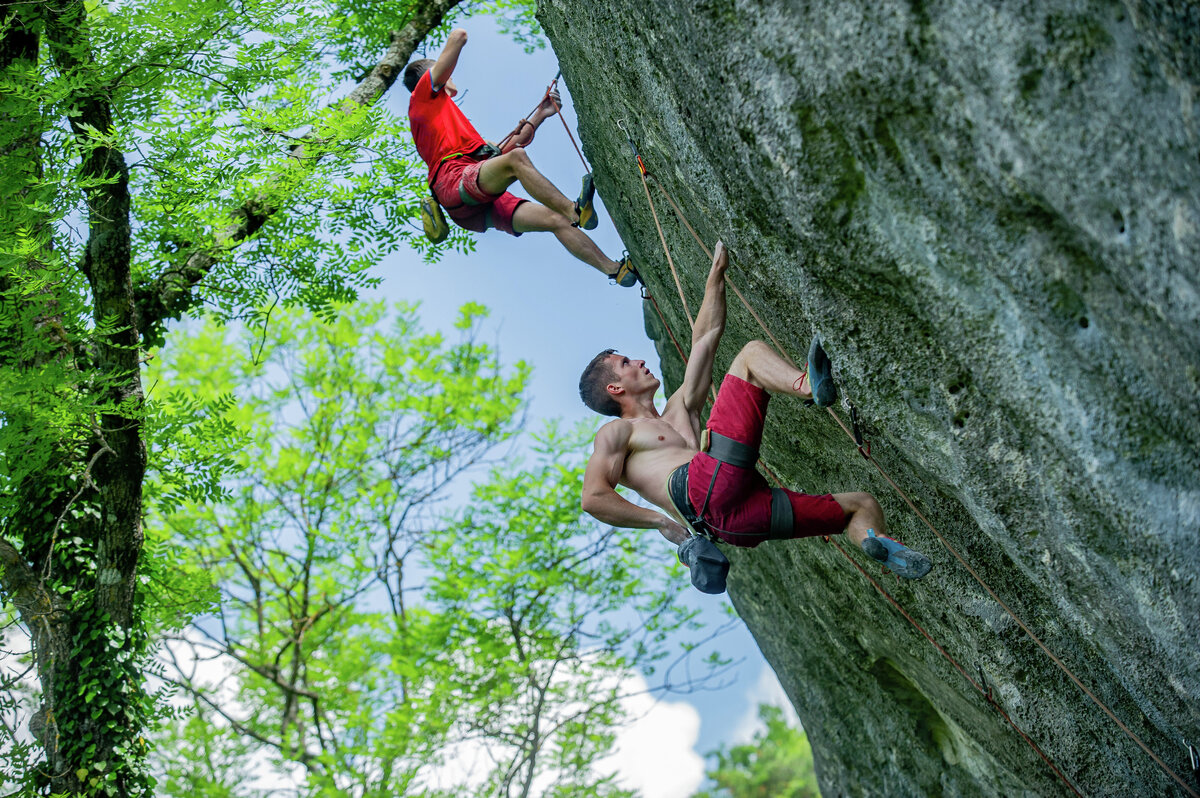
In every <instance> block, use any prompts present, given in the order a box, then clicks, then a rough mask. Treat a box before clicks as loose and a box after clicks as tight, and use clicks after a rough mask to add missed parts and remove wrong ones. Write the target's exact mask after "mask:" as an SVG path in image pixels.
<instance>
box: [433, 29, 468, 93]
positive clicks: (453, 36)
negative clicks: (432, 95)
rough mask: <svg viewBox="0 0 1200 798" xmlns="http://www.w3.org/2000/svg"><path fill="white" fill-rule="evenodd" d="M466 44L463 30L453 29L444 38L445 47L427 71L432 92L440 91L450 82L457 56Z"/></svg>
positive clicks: (456, 63)
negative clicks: (431, 84)
mask: <svg viewBox="0 0 1200 798" xmlns="http://www.w3.org/2000/svg"><path fill="white" fill-rule="evenodd" d="M466 44H467V32H466V31H465V30H463V29H462V28H455V29H454V30H452V31H450V35H449V36H448V37H447V38H446V46H445V47H443V48H442V53H441V55H439V56H438V58H437V62H436V63H434V65H433V66H432V67H431V68H430V70H429V80H430V82H432V83H433V90H434V91H438V90H439V89H441V88H442V86H445V85H446V81H448V80H450V76H451V75H452V74H453V73H454V67H456V66H458V56H459V54H460V53H461V52H462V49H463V47H465V46H466Z"/></svg>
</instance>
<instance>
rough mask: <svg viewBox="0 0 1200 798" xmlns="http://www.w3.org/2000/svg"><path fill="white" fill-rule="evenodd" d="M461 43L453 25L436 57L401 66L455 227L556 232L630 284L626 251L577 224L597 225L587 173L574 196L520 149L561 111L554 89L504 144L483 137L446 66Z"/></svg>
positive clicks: (420, 143) (421, 142)
mask: <svg viewBox="0 0 1200 798" xmlns="http://www.w3.org/2000/svg"><path fill="white" fill-rule="evenodd" d="M466 43H467V32H466V31H465V30H463V29H461V28H457V29H455V30H453V31H451V32H450V37H449V38H448V39H447V40H446V46H445V47H443V48H442V52H441V54H440V55H438V57H437V60H436V61H435V60H433V59H430V58H422V59H419V60H416V61H413V62H412V63H410V64H409V65H408V66H406V67H405V68H404V85H405V86H406V87H407V88H408V90H409V91H410V92H412V97H410V98H409V102H408V118H409V127H410V129H411V130H412V135H413V139H414V140H415V141H416V144H417V152H418V153H419V154H420V155H421V158H422V159H423V160H424V161H425V163H426V164H428V166H429V185H430V186H431V187H432V189H433V193H434V196H435V197H436V199H437V201H438V203H439V204H440V205H441V206H442V207H443V208H445V209H446V212H447V214H448V215H449V216H450V218H451V219H453V220H454V222H455V223H456V224H458V226H459V227H462V228H465V229H467V230H472V231H474V232H477V233H482V232H484V231H486V230H487V229H488V228H489V227H495V228H498V229H500V230H503V231H504V232H506V233H509V234H510V235H514V236H519V235H521V233H531V232H547V231H548V232H551V233H554V235H555V237H556V238H558V240H559V241H561V242H562V244H563V246H564V247H566V248H567V251H568V252H570V253H571V254H572V255H574V256H575V257H577V258H579V259H580V260H581V261H583V262H584V263H586V264H588V265H589V266H592V267H593V268H595V269H598V270H599V271H601V272H603V273H604V274H606V275H608V276H609V277H612V278H613V279H615V280H616V281H617V283H619V284H620V285H623V286H626V287H629V286H632V285H635V284H636V283H637V282H638V274H637V272H636V271H635V270H634V268H633V264H632V263H631V262H630V260H629V258H628V257H625V258H623V259H622V260H620V261H615V260H610V259H609V258H608V257H606V256H605V254H604V253H603V252H601V251H600V248H599V247H597V246H596V244H595V243H594V242H593V241H592V239H591V238H589V237H588V235H587V234H586V233H584V232H583V230H580V229H579V228H580V227H583V228H584V229H587V230H591V229H593V228H594V227H595V226H596V211H595V208H594V207H593V205H592V195H593V186H592V176H591V175H590V174H588V175H585V176H584V179H583V191H582V192H581V193H580V196H579V199H578V201H575V202H572V201H571V200H569V199H567V197H566V196H565V195H563V193H562V192H561V191H559V190H558V189H557V188H555V187H554V184H553V183H551V182H550V181H549V180H547V179H546V177H545V176H544V175H542V173H541V172H539V171H538V170H537V169H535V168H534V166H533V163H532V162H531V161H530V160H529V156H528V155H526V154H525V146H526V145H527V144H529V143H530V142H531V141H533V135H534V132H535V131H536V130H537V129H538V127H539V126H540V125H541V124H542V122H544V121H545V120H546V119H549V118H550V117H552V116H554V115H555V114H556V113H558V110H557V108H556V105H557V103H558V102H559V98H558V96H557V94H556V93H552V94H550V95H549V96H547V97H546V98H545V99H543V100H542V103H541V105H539V106H538V108H537V110H536V111H535V112H534V113H533V116H532V118H530V119H522V120H520V121H519V122H518V123H517V126H516V128H514V129H513V132H512V133H511V134H510V136H509V137H508V139H507V140H506V141H505V142H504V143H503V146H502V147H496V146H495V145H494V144H491V143H490V142H487V141H484V139H483V137H482V136H480V135H479V133H478V132H477V131H476V130H475V127H474V126H473V125H472V124H471V122H470V121H469V120H468V119H467V117H466V116H465V115H464V114H463V112H462V111H460V110H459V108H458V106H457V105H455V104H454V100H453V98H454V96H455V95H456V94H458V87H456V86H455V85H454V80H453V79H452V78H451V74H452V73H453V72H454V67H455V66H456V65H457V64H458V56H459V54H460V53H462V49H463V47H464V46H465V45H466ZM514 182H520V184H521V186H522V187H523V188H524V189H525V190H526V191H528V192H529V194H530V196H532V197H533V198H534V199H535V200H537V202H530V201H529V200H527V199H523V198H521V197H516V196H514V195H512V194H510V193H509V192H508V190H507V189H508V187H509V186H511V185H512V184H513V183H514Z"/></svg>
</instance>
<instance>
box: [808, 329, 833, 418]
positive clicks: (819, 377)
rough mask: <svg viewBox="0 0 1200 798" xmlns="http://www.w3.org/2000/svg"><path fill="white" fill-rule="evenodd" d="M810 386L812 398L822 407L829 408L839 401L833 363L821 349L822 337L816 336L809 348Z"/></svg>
mask: <svg viewBox="0 0 1200 798" xmlns="http://www.w3.org/2000/svg"><path fill="white" fill-rule="evenodd" d="M808 385H809V387H810V388H811V389H812V398H813V402H815V403H816V404H817V405H818V406H820V407H829V406H831V405H832V404H833V403H834V402H836V401H837V386H836V385H834V384H833V363H831V362H830V361H829V355H827V354H825V350H824V349H822V348H821V336H819V335H814V336H813V339H812V343H811V344H810V345H809V347H808Z"/></svg>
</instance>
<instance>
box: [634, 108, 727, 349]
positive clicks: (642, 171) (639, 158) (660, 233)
mask: <svg viewBox="0 0 1200 798" xmlns="http://www.w3.org/2000/svg"><path fill="white" fill-rule="evenodd" d="M617 127H619V128H620V129H621V130H622V131H624V133H625V139H626V140H627V141H628V142H629V149H630V150H631V151H632V152H633V157H634V158H635V159H637V165H638V175H639V176H640V177H641V178H642V188H643V189H645V191H646V202H648V203H650V215H651V216H653V217H654V226H655V228H657V229H658V240H659V241H661V242H662V246H663V253H664V254H666V256H667V265H668V266H670V267H671V276H672V277H673V278H675V287H676V288H677V289H678V290H679V301H680V302H682V303H683V313H684V315H685V316H687V320H688V326H689V327H694V326H695V325H696V321H695V319H694V318H693V317H692V310H691V308H689V307H688V301H687V297H686V296H685V295H684V293H683V283H682V282H680V280H679V272H678V270H676V268H675V261H674V259H672V258H671V248H670V247H669V246H667V236H666V234H664V233H663V229H662V223H661V222H659V220H658V210H657V209H656V208H655V207H654V200H652V199H651V198H650V186H649V185H647V184H646V174H647V172H646V164H645V163H644V162H643V161H642V156H641V155H640V154H638V151H637V145H636V144H634V143H633V136H631V135H630V134H629V129H628V128H626V127H625V120H624V119H618V120H617ZM709 257H710V258H711V257H712V253H711V252H710V253H709Z"/></svg>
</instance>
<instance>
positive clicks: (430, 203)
mask: <svg viewBox="0 0 1200 798" xmlns="http://www.w3.org/2000/svg"><path fill="white" fill-rule="evenodd" d="M421 227H422V228H423V229H424V230H425V237H426V238H428V239H429V240H430V242H432V243H434V244H440V243H442V242H443V241H445V240H446V238H447V237H448V236H449V235H450V225H448V224H447V223H446V215H445V214H443V213H442V206H441V205H438V201H437V200H436V199H435V198H433V197H431V196H430V197H422V198H421Z"/></svg>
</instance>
